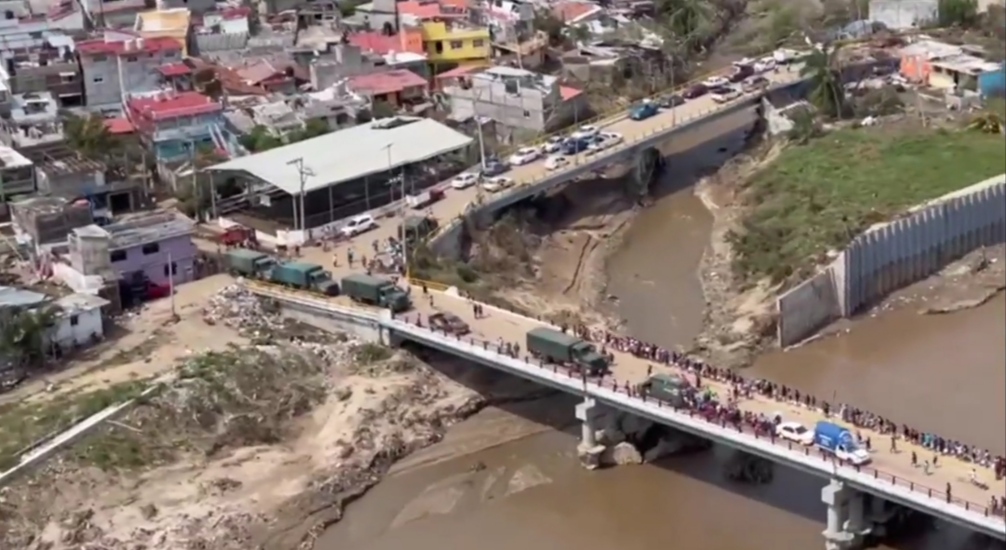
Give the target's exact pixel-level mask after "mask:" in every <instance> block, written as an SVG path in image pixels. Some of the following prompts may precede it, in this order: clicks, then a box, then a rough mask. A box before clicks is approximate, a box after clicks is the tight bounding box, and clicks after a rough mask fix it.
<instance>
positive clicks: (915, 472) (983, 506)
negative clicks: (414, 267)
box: [268, 285, 1006, 531]
mask: <svg viewBox="0 0 1006 550" xmlns="http://www.w3.org/2000/svg"><path fill="white" fill-rule="evenodd" d="M268 288H269V292H278V293H290V294H292V295H295V296H297V297H298V298H300V299H304V298H307V299H308V300H311V301H313V302H317V303H329V304H332V305H336V306H340V307H342V308H356V309H358V310H366V311H367V312H368V313H370V314H375V313H377V311H378V310H376V309H371V308H361V307H360V306H357V305H355V304H353V303H352V302H351V301H349V300H348V299H347V298H345V297H338V298H331V299H323V298H318V297H315V296H312V295H306V296H305V294H304V293H299V292H290V291H287V290H284V289H281V288H276V287H272V286H271V285H269V287H268ZM430 295H431V296H432V303H431V302H430V301H429V300H428V299H427V298H424V297H423V295H422V291H421V289H419V288H416V287H413V296H414V301H415V306H416V307H415V308H414V310H412V311H410V312H408V313H406V314H401V315H398V316H396V319H398V320H403V321H406V322H409V323H410V324H415V323H417V320H419V321H420V322H421V324H422V326H424V327H425V326H427V323H426V319H428V316H429V315H430V314H431V313H434V312H437V311H441V312H451V313H454V314H455V315H457V316H458V317H460V318H462V319H464V320H465V322H467V323H468V324H469V326H470V327H471V329H472V333H471V334H470V335H468V336H466V337H465V338H466V339H467V340H469V341H471V342H473V343H475V344H478V345H482V343H488V346H489V347H490V348H492V347H493V346H495V345H496V344H497V343H498V342H500V341H503V342H510V343H517V344H520V345H521V347H522V348H523V347H524V339H525V335H526V333H527V331H529V330H531V329H532V328H534V327H536V326H544V325H545V323H542V322H539V321H537V320H534V319H529V318H527V317H523V316H520V315H516V314H514V313H511V312H508V311H504V310H501V309H498V308H494V307H491V306H485V310H486V315H485V316H484V317H482V318H479V319H475V316H474V313H473V310H472V302H471V301H469V300H466V299H463V298H458V297H455V296H452V295H449V294H445V293H443V292H437V291H430ZM361 312H362V311H361ZM419 318H421V320H420V319H419ZM613 353H614V355H615V363H614V365H613V367H612V373H611V374H610V375H609V376H606V377H605V378H604V379H603V380H602V381H598V380H596V379H591V380H590V383H591V384H597V383H600V384H601V385H603V387H605V388H609V389H611V388H614V389H617V390H618V391H621V392H624V391H625V387H626V383H628V384H629V385H634V384H636V383H639V382H642V381H643V380H645V379H646V376H647V371H648V370H649V369H650V368H651V367H652V368H653V372H654V373H659V372H675V373H683V374H685V375H686V376H687V377H688V378H689V379H690V380H691V381H693V382H694V381H695V377H694V375H692V374H691V373H688V372H685V371H682V370H680V369H678V368H677V367H674V366H665V365H661V364H658V363H655V362H652V361H647V360H645V359H641V358H638V357H635V356H633V355H631V354H628V353H622V352H618V351H613ZM545 368H547V369H548V370H551V371H556V370H558V372H560V373H562V372H563V369H561V368H558V369H556V367H553V366H548V367H545ZM566 374H567V375H568V376H570V377H572V378H577V379H578V378H579V375H578V374H576V373H572V372H567V373H566ZM702 385H703V387H705V388H709V389H711V390H713V391H714V392H716V393H717V395H720V396H726V395H729V392H730V387H729V385H728V384H726V383H723V382H720V381H717V380H713V379H711V378H709V377H703V379H702ZM739 407H740V408H741V409H742V410H744V411H750V412H753V413H755V414H758V413H762V414H766V415H772V414H776V413H780V414H782V416H783V417H784V419H785V420H794V421H799V422H802V423H804V424H805V425H807V426H813V425H814V424H815V423H816V422H818V421H819V420H829V421H832V422H836V423H839V424H844V423H843V422H841V421H838V420H836V419H835V418H833V417H832V418H828V417H825V416H824V415H823V414H822V413H821V412H820V411H817V410H810V409H807V408H804V407H801V406H798V405H794V404H791V403H785V402H780V401H776V400H774V399H771V398H767V397H764V396H761V395H755V396H753V397H750V398H742V399H741V401H740V403H739ZM859 431H860V432H861V433H862V435H863V436H864V437H870V438H871V440H872V442H873V445H872V453H871V454H872V462H871V464H869V465H868V466H865V467H863V468H862V470H861V471H863V472H866V473H869V474H870V475H873V476H874V477H875V478H877V479H880V480H882V481H883V482H885V483H891V484H892V485H894V486H897V487H899V488H902V489H909V490H911V491H914V492H915V493H918V494H919V495H925V496H931V497H932V498H933V499H938V500H939V501H942V502H945V501H946V499H947V495H946V487H947V484H950V486H951V493H952V495H951V502H952V503H954V504H956V505H958V506H961V507H964V508H966V509H967V510H972V511H974V512H976V513H978V514H989V513H991V511H990V510H989V502H990V499H991V497H992V496H993V495H995V496H1001V495H1003V494H1004V493H1006V481H1003V480H998V481H996V480H995V479H994V476H993V473H992V471H991V470H989V469H986V468H982V467H978V468H977V472H978V476H979V479H980V480H981V481H983V482H985V483H988V484H989V485H990V488H989V490H982V489H980V488H978V487H976V486H974V485H972V484H971V483H970V482H969V473H970V471H971V465H970V464H968V463H965V462H963V461H961V460H958V459H956V458H952V457H948V456H940V457H939V464H938V465H937V466H936V467H931V469H930V472H929V474H928V475H927V474H926V473H925V472H924V471H923V469H922V467H921V466H919V467H913V466H912V465H911V454H912V452H913V451H914V452H916V453H917V455H918V459H919V463H920V464H921V463H922V462H923V461H925V460H927V459H928V460H930V462H931V461H932V458H933V452H932V451H929V450H926V449H924V448H922V447H920V446H917V445H912V444H911V443H909V442H907V441H904V440H901V439H899V440H898V441H897V451H896V452H891V450H890V436H885V435H881V434H879V433H877V432H874V431H872V430H868V429H860V430H859ZM775 443H776V444H777V445H780V446H783V447H788V448H790V449H799V446H798V445H797V444H795V443H788V442H786V441H782V440H776V442H775ZM804 452H805V453H807V454H809V455H811V456H821V455H820V453H819V452H816V451H814V450H812V449H810V448H807V449H805V451H804ZM821 459H822V461H824V460H826V459H825V458H824V457H823V456H821ZM998 513H999V514H1001V513H1002V512H1001V511H1000V512H998ZM1003 530H1004V531H1006V524H1004V526H1003Z"/></svg>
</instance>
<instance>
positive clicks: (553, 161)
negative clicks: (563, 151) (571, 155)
mask: <svg viewBox="0 0 1006 550" xmlns="http://www.w3.org/2000/svg"><path fill="white" fill-rule="evenodd" d="M568 164H569V159H568V158H566V157H564V156H562V155H552V156H551V157H548V160H546V161H545V169H546V170H560V169H562V168H565V167H566V165H568Z"/></svg>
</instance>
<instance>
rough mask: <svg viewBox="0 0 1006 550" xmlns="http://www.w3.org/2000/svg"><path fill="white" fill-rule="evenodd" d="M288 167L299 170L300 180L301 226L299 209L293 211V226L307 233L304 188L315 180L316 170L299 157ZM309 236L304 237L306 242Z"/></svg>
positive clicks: (290, 162)
mask: <svg viewBox="0 0 1006 550" xmlns="http://www.w3.org/2000/svg"><path fill="white" fill-rule="evenodd" d="M286 164H287V165H288V166H293V167H295V168H296V169H297V177H298V178H299V179H300V197H298V202H299V203H300V225H299V226H298V224H297V210H298V209H297V208H296V207H295V208H294V209H293V225H294V229H300V230H301V231H307V213H306V212H304V187H305V186H306V185H307V178H313V177H314V176H315V173H314V170H312V169H311V168H310V167H309V166H304V157H297V158H295V159H293V160H291V161H289V162H287V163H286ZM306 237H307V236H306V235H305V236H304V240H305V241H306V240H307V238H306Z"/></svg>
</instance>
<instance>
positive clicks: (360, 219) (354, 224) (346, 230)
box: [339, 214, 377, 238]
mask: <svg viewBox="0 0 1006 550" xmlns="http://www.w3.org/2000/svg"><path fill="white" fill-rule="evenodd" d="M371 229H377V221H376V220H374V217H373V216H371V215H370V214H360V215H359V216H353V217H352V218H349V221H348V222H346V225H344V226H342V229H340V230H339V231H340V232H341V233H342V235H343V236H344V237H350V238H352V237H355V236H357V235H359V234H360V233H366V232H367V231H370V230H371Z"/></svg>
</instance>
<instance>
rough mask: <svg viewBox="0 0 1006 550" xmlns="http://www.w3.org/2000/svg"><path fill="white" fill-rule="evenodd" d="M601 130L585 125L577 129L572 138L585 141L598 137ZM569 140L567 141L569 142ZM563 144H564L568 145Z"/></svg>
mask: <svg viewBox="0 0 1006 550" xmlns="http://www.w3.org/2000/svg"><path fill="white" fill-rule="evenodd" d="M600 131H601V130H600V129H599V128H598V127H597V126H594V125H592V124H585V125H583V126H580V127H579V128H577V129H576V131H575V132H573V134H572V135H571V136H569V137H570V138H572V139H578V140H585V139H590V138H592V137H594V136H596V135H597V134H598V133H599V132H600ZM568 141H569V140H566V142H568ZM566 142H563V143H566Z"/></svg>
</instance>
